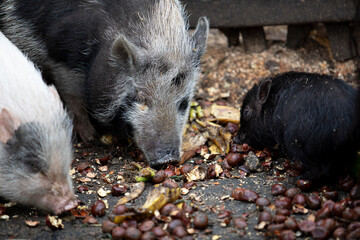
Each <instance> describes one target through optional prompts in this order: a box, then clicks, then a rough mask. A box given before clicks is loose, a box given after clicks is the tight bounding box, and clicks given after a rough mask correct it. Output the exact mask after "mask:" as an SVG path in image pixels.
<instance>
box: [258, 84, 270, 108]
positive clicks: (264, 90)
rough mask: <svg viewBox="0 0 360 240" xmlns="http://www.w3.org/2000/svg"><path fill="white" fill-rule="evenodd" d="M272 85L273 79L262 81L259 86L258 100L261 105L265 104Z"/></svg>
mask: <svg viewBox="0 0 360 240" xmlns="http://www.w3.org/2000/svg"><path fill="white" fill-rule="evenodd" d="M271 83H272V81H271V79H269V78H268V79H265V80H264V81H262V82H261V83H260V85H259V88H258V92H257V95H256V98H257V100H258V101H259V102H260V103H261V104H264V103H265V102H266V99H267V98H268V96H269V92H270V88H271Z"/></svg>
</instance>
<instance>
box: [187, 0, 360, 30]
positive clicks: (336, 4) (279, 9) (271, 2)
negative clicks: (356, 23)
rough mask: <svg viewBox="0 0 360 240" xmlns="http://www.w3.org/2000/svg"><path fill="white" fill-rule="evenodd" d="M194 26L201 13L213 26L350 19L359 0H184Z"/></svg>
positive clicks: (191, 24) (345, 20) (264, 24)
mask: <svg viewBox="0 0 360 240" xmlns="http://www.w3.org/2000/svg"><path fill="white" fill-rule="evenodd" d="M182 2H183V3H184V4H185V6H186V7H185V8H186V10H187V12H188V13H189V14H190V18H189V21H190V26H191V27H194V26H196V23H197V20H198V18H199V17H201V16H207V17H208V18H209V19H210V25H211V27H213V28H220V27H231V28H244V27H254V26H266V25H282V24H290V25H292V24H307V23H314V22H323V23H326V22H350V21H352V20H353V19H354V18H355V15H356V5H357V4H358V2H359V1H358V0H183V1H182Z"/></svg>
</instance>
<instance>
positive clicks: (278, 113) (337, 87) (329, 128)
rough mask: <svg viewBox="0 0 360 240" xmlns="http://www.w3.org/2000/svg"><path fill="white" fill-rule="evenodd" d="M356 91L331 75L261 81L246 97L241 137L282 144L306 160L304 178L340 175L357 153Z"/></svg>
mask: <svg viewBox="0 0 360 240" xmlns="http://www.w3.org/2000/svg"><path fill="white" fill-rule="evenodd" d="M356 93H357V90H356V89H355V88H353V87H352V86H350V85H349V84H347V83H346V82H344V81H342V80H340V79H336V78H334V77H331V76H328V75H320V74H314V73H302V72H288V73H284V74H280V75H276V76H273V77H269V78H266V79H265V80H262V81H261V82H260V83H259V84H258V85H255V86H254V87H253V88H252V89H251V90H250V91H249V92H248V93H247V94H246V96H245V98H244V101H243V104H242V107H241V120H240V129H239V132H238V135H237V141H238V142H241V143H244V142H246V143H248V144H249V145H250V146H252V147H255V148H262V147H266V146H267V147H273V146H275V145H279V146H280V149H281V150H282V151H283V152H284V153H285V154H287V156H288V157H289V158H291V159H293V160H295V161H300V162H302V163H303V165H304V167H305V169H306V170H308V171H307V173H305V174H304V175H303V176H302V177H304V178H308V179H313V180H314V179H320V178H323V177H324V178H326V177H330V176H333V174H336V175H339V174H341V173H342V170H343V169H344V167H345V166H346V165H347V163H349V162H351V161H352V160H353V159H354V157H355V156H356V149H357V146H356V145H357V144H356V143H355V141H354V134H355V132H354V128H353V121H354V119H355V103H356Z"/></svg>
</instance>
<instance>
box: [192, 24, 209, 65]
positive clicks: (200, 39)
mask: <svg viewBox="0 0 360 240" xmlns="http://www.w3.org/2000/svg"><path fill="white" fill-rule="evenodd" d="M208 35H209V20H208V19H207V18H206V17H201V18H200V19H199V21H198V23H197V26H196V29H195V32H194V34H193V40H194V42H195V48H194V50H193V51H194V52H196V57H197V60H200V58H201V56H202V55H203V54H204V53H205V49H206V41H207V38H208Z"/></svg>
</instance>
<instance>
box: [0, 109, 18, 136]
mask: <svg viewBox="0 0 360 240" xmlns="http://www.w3.org/2000/svg"><path fill="white" fill-rule="evenodd" d="M19 126H20V122H19V120H17V119H16V118H15V117H14V116H13V115H12V114H11V112H10V111H9V110H7V109H6V108H3V109H1V110H0V142H2V143H6V142H7V141H8V140H9V139H10V138H12V136H13V135H14V132H15V130H16V129H18V127H19Z"/></svg>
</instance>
